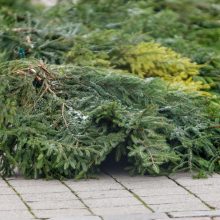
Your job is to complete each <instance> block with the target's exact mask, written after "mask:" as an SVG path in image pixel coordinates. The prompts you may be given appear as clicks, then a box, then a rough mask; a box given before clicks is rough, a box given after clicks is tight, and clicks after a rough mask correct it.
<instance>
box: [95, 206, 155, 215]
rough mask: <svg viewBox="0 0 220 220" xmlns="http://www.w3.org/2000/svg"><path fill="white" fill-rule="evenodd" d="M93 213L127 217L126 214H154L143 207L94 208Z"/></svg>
mask: <svg viewBox="0 0 220 220" xmlns="http://www.w3.org/2000/svg"><path fill="white" fill-rule="evenodd" d="M92 211H93V212H94V213H95V214H96V215H113V214H114V215H118V214H120V215H126V214H140V213H145V214H148V213H152V212H151V211H150V210H149V209H147V208H146V207H145V206H143V205H139V206H129V207H105V208H92Z"/></svg>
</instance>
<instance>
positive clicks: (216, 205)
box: [207, 198, 220, 209]
mask: <svg viewBox="0 0 220 220" xmlns="http://www.w3.org/2000/svg"><path fill="white" fill-rule="evenodd" d="M207 203H208V204H209V205H210V206H211V207H214V208H215V209H220V198H219V200H218V201H209V202H207Z"/></svg>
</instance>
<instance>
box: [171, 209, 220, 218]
mask: <svg viewBox="0 0 220 220" xmlns="http://www.w3.org/2000/svg"><path fill="white" fill-rule="evenodd" d="M169 214H170V215H171V216H172V217H175V218H179V217H182V218H183V217H203V216H204V217H215V216H220V210H211V211H189V212H187V211H184V212H169Z"/></svg>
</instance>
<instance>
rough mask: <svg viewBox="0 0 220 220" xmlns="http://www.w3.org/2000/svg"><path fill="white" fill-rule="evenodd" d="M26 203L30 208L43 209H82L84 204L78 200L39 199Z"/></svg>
mask: <svg viewBox="0 0 220 220" xmlns="http://www.w3.org/2000/svg"><path fill="white" fill-rule="evenodd" d="M28 205H29V206H30V207H31V209H32V210H36V209H37V210H45V209H52V210H55V209H79V208H80V209H83V208H85V206H84V205H83V204H82V203H81V202H80V201H79V200H68V201H65V200H63V201H43V200H42V201H40V202H28Z"/></svg>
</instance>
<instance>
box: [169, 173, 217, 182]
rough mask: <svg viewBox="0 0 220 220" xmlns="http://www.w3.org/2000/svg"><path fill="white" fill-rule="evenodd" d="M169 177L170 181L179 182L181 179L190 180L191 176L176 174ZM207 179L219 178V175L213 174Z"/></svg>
mask: <svg viewBox="0 0 220 220" xmlns="http://www.w3.org/2000/svg"><path fill="white" fill-rule="evenodd" d="M195 174H196V173H195ZM169 177H170V178H172V179H175V180H181V179H184V180H187V179H188V180H192V177H193V174H191V173H189V172H188V173H176V174H171V175H169ZM209 178H220V175H219V174H217V173H214V174H213V175H211V176H209ZM203 180H204V179H203Z"/></svg>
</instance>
